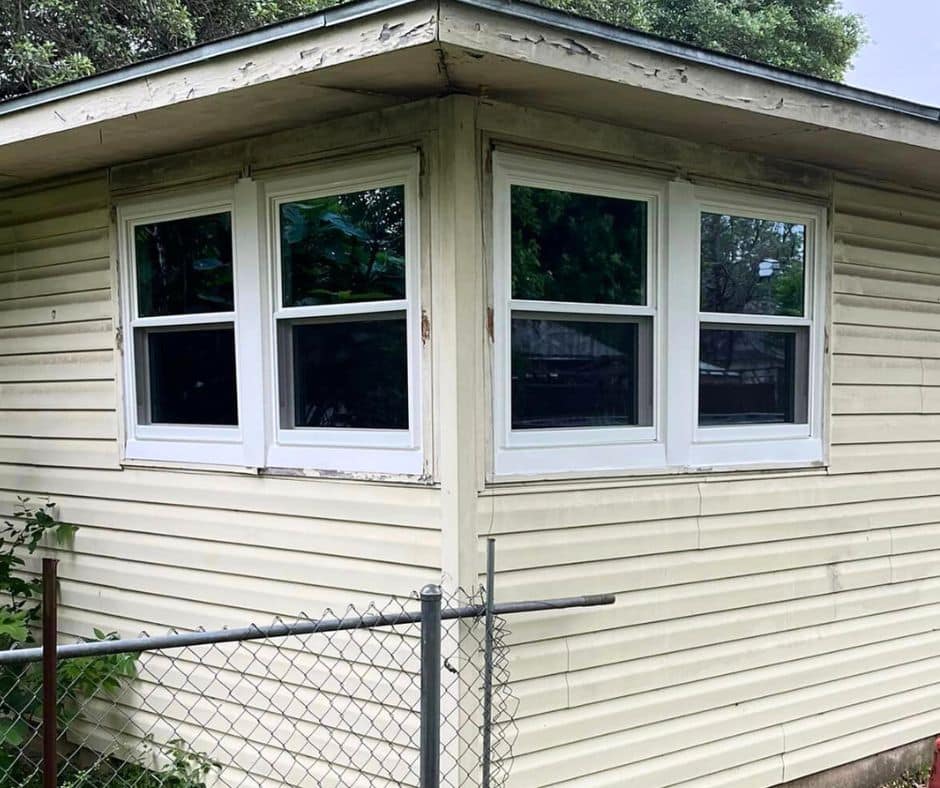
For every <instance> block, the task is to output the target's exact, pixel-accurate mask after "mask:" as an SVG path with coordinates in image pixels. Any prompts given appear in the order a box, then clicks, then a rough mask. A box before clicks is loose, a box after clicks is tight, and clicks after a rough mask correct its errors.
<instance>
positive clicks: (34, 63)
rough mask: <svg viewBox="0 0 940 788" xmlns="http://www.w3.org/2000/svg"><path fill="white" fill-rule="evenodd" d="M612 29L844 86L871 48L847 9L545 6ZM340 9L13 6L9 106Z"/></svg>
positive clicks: (724, 0) (569, 2)
mask: <svg viewBox="0 0 940 788" xmlns="http://www.w3.org/2000/svg"><path fill="white" fill-rule="evenodd" d="M542 1H543V2H544V3H545V4H546V5H549V6H553V7H555V8H559V9H562V10H564V11H570V12H572V13H576V14H581V15H582V16H588V17H592V18H594V19H599V20H601V21H604V22H609V23H611V24H615V25H620V26H625V27H633V28H636V29H638V30H644V31H647V32H651V33H655V34H657V35H661V36H665V37H667V38H674V39H677V40H680V41H685V42H688V43H690V44H695V45H697V46H701V47H706V48H709V49H716V50H720V51H722V52H727V53H729V54H732V55H739V56H741V57H745V58H748V59H750V60H757V61H761V62H765V63H771V64H773V65H776V66H781V67H783V68H789V69H793V70H795V71H800V72H804V73H807V74H815V75H816V76H820V77H826V78H828V79H836V80H838V79H842V77H843V76H844V75H845V72H846V69H847V68H848V66H849V63H850V62H851V60H852V57H853V56H854V55H855V53H856V52H857V51H858V48H859V47H860V46H861V45H862V43H863V42H864V41H865V31H864V27H863V25H862V22H861V19H860V17H858V16H857V15H855V14H849V13H845V12H844V11H842V9H841V7H840V5H839V2H838V0H542ZM335 4H336V3H335V2H334V0H148V2H146V3H143V2H122V1H121V0H4V2H0V100H2V99H4V98H9V97H11V96H16V95H19V94H21V93H27V92H29V91H33V90H39V89H41V88H45V87H50V86H52V85H58V84H60V83H62V82H68V81H70V80H73V79H78V78H80V77H84V76H88V75H90V74H95V73H97V72H100V71H107V70H109V69H113V68H119V67H121V66H124V65H127V64H128V63H133V62H136V61H139V60H146V59H148V58H152V57H157V56H159V55H163V54H166V53H168V52H173V51H175V50H178V49H182V48H184V47H188V46H192V45H194V44H198V43H202V42H205V41H211V40H214V39H218V38H222V37H225V36H229V35H233V34H236V33H240V32H243V31H246V30H251V29H253V28H256V27H259V26H261V25H266V24H270V23H273V22H278V21H281V20H284V19H290V18H292V17H295V16H299V15H301V14H305V13H310V12H313V11H317V10H319V9H321V8H323V7H326V6H330V5H335Z"/></svg>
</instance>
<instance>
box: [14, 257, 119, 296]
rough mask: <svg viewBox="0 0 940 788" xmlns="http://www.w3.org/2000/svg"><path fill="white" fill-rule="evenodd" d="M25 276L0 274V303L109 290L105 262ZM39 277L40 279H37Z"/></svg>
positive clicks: (66, 266)
mask: <svg viewBox="0 0 940 788" xmlns="http://www.w3.org/2000/svg"><path fill="white" fill-rule="evenodd" d="M29 273H30V274H33V275H32V276H25V275H24V274H23V273H22V272H14V273H13V274H0V302H2V301H10V300H14V299H17V298H35V297H37V296H48V295H59V294H62V293H80V292H82V291H85V290H103V289H105V288H109V287H110V286H111V274H110V272H109V271H108V261H107V260H90V261H87V262H82V263H69V264H67V265H54V266H50V267H48V268H39V269H34V270H33V271H30V272H29ZM37 273H41V274H42V275H41V276H37V275H36V274H37Z"/></svg>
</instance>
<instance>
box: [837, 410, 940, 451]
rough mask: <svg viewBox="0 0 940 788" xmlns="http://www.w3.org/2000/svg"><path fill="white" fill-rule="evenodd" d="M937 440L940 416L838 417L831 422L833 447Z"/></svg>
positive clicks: (939, 434)
mask: <svg viewBox="0 0 940 788" xmlns="http://www.w3.org/2000/svg"><path fill="white" fill-rule="evenodd" d="M937 440H940V417H938V416H936V415H934V414H926V415H921V414H901V415H895V414H887V415H882V414H873V415H872V414H863V415H852V416H849V415H841V416H840V415H837V416H834V417H833V419H832V442H833V444H834V445H837V444H842V443H864V444H873V443H897V442H902V443H903V442H916V441H937Z"/></svg>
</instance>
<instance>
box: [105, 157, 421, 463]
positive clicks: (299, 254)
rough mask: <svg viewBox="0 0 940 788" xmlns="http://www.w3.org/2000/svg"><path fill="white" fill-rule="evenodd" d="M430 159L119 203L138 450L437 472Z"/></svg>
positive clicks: (132, 445) (131, 450)
mask: <svg viewBox="0 0 940 788" xmlns="http://www.w3.org/2000/svg"><path fill="white" fill-rule="evenodd" d="M416 158H417V157H416V155H414V154H399V155H392V156H389V157H383V158H382V159H380V160H370V161H366V160H363V161H360V162H351V163H347V164H344V165H343V166H342V167H340V166H338V165H337V166H322V167H319V168H317V169H316V170H311V171H308V172H304V173H302V174H292V175H290V176H281V177H271V178H266V179H262V180H259V181H251V180H242V181H240V182H239V183H238V184H237V185H236V186H235V187H234V188H230V189H220V190H218V191H214V192H209V193H204V194H198V195H188V196H186V197H165V198H160V199H157V200H151V201H146V202H138V203H129V204H127V205H124V206H121V208H120V222H119V228H120V236H121V238H120V241H121V249H122V259H126V260H127V261H128V262H127V265H126V266H122V270H125V271H126V275H125V276H124V279H125V292H124V309H125V325H126V326H127V328H128V331H127V336H126V340H125V361H126V367H125V370H126V374H125V378H126V386H125V398H126V399H127V402H128V406H129V407H128V408H127V424H126V431H127V441H126V452H125V453H126V456H127V458H128V459H129V460H164V461H184V462H195V463H201V464H213V465H244V466H250V467H289V468H310V469H316V470H342V471H350V472H383V473H390V474H407V475H417V474H420V473H422V472H423V456H422V451H421V420H422V414H421V384H420V381H421V377H420V365H421V358H420V337H419V331H418V326H419V324H420V323H419V317H420V311H419V291H420V281H419V271H420V268H419V261H418V257H419V249H420V242H419V234H418V233H419V230H418V221H417V217H418V209H417V200H418V189H417V177H418V176H417V167H416V164H417V162H416Z"/></svg>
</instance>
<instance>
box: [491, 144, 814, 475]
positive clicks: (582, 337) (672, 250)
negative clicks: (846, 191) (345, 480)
mask: <svg viewBox="0 0 940 788" xmlns="http://www.w3.org/2000/svg"><path fill="white" fill-rule="evenodd" d="M493 189H494V191H493V209H494V219H493V247H494V272H495V280H494V289H493V295H494V354H493V358H494V374H493V421H494V428H495V440H494V444H495V457H494V473H495V475H497V476H515V475H521V476H524V475H532V474H553V473H567V472H610V471H624V472H626V471H630V470H632V469H650V470H657V469H659V470H668V469H687V468H692V469H694V468H708V467H715V466H722V467H730V466H747V465H755V464H756V465H760V464H768V463H774V464H776V463H781V462H782V463H808V462H817V461H819V460H820V459H821V455H822V448H821V447H822V443H821V437H820V432H821V389H822V346H821V338H822V299H821V298H820V293H821V291H822V289H823V287H822V279H821V271H822V267H821V265H820V258H821V247H820V237H821V232H822V231H821V228H822V226H823V214H822V211H821V209H819V208H816V207H814V206H805V205H799V204H797V205H794V204H791V203H784V202H781V201H778V200H774V199H764V198H762V197H753V196H749V197H748V199H746V200H742V199H741V198H740V197H739V196H737V195H735V194H734V193H733V192H724V191H715V190H708V189H700V188H697V187H694V186H693V185H692V184H689V183H687V182H683V183H678V184H677V183H670V182H667V181H666V180H665V179H656V178H653V177H646V176H639V175H637V174H636V173H634V172H632V171H630V170H626V169H623V168H618V167H616V166H614V165H601V164H598V165H592V164H587V163H585V162H584V161H570V160H566V159H564V158H563V157H559V158H551V159H550V158H547V157H545V156H543V155H539V154H525V153H521V152H518V151H514V150H497V151H495V152H494V154H493ZM755 206H756V207H755Z"/></svg>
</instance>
